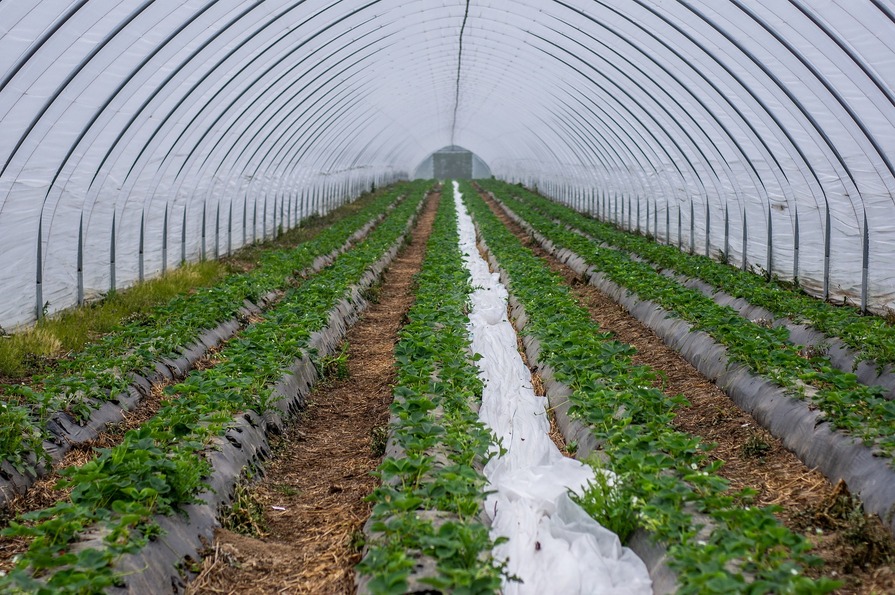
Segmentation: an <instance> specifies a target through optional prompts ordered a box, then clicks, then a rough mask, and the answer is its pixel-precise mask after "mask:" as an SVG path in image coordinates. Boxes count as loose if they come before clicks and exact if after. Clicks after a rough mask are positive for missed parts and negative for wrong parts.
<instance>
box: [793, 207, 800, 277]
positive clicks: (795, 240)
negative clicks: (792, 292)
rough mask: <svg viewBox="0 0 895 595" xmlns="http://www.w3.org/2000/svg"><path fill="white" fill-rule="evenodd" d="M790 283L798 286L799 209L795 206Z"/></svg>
mask: <svg viewBox="0 0 895 595" xmlns="http://www.w3.org/2000/svg"><path fill="white" fill-rule="evenodd" d="M792 282H793V283H795V284H796V286H797V287H798V285H799V207H798V206H796V225H795V229H794V230H793V234H792Z"/></svg>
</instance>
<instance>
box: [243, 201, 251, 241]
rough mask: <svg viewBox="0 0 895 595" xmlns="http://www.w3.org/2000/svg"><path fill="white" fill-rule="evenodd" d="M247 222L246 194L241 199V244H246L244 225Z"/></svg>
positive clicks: (246, 224)
mask: <svg viewBox="0 0 895 595" xmlns="http://www.w3.org/2000/svg"><path fill="white" fill-rule="evenodd" d="M248 223H249V197H248V196H246V197H245V199H244V200H243V201H242V245H243V246H245V245H246V240H247V239H248V236H247V235H246V227H248Z"/></svg>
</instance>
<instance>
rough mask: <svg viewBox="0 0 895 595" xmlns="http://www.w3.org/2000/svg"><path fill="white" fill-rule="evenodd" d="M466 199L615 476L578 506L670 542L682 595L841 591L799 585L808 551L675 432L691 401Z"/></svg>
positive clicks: (582, 444)
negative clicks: (665, 385)
mask: <svg viewBox="0 0 895 595" xmlns="http://www.w3.org/2000/svg"><path fill="white" fill-rule="evenodd" d="M465 190H466V191H465V192H464V195H465V196H466V197H467V204H468V205H469V207H470V210H471V211H472V213H473V216H474V218H475V220H476V223H477V225H478V227H479V232H480V234H481V237H482V239H483V240H484V243H485V244H486V246H487V250H488V251H489V253H490V254H491V256H492V258H493V265H494V267H495V268H496V269H497V270H499V271H500V272H501V275H502V278H503V279H504V282H505V283H506V284H507V286H508V288H509V290H510V293H511V296H512V299H513V300H514V302H512V303H514V306H515V308H516V312H517V314H518V315H519V316H517V323H518V324H519V325H520V326H521V327H523V328H524V330H523V333H524V335H525V338H524V342H525V344H526V346H527V347H528V349H529V351H530V352H531V355H533V356H534V357H535V359H536V360H537V361H539V362H540V363H541V364H542V365H543V366H545V367H547V368H548V369H549V371H550V372H551V373H550V374H548V377H547V378H545V380H547V381H550V382H551V383H552V381H553V380H555V381H556V382H557V383H559V386H560V387H561V386H562V385H564V386H565V387H566V388H567V390H566V391H565V393H566V394H567V398H568V400H569V402H570V403H571V406H570V407H569V414H570V415H572V416H573V417H575V418H577V419H579V420H581V421H582V422H583V423H584V424H586V425H587V427H588V428H589V430H590V433H589V435H588V436H589V437H586V436H581V435H579V437H578V440H579V452H586V451H587V450H590V451H592V452H594V453H598V454H599V457H596V458H594V459H592V460H593V461H594V464H595V465H596V466H598V467H601V466H602V467H605V468H607V469H609V470H611V471H613V472H614V473H615V474H616V476H617V480H616V482H615V484H614V486H612V487H611V488H608V487H607V486H605V485H601V484H599V483H597V484H595V485H594V486H593V488H592V489H591V490H589V491H588V493H587V494H586V495H585V497H584V498H582V499H580V502H581V504H582V506H583V507H584V508H585V509H586V510H588V511H590V512H591V513H592V514H594V516H595V518H596V519H597V520H598V521H600V522H601V523H602V524H604V526H606V527H607V528H609V529H611V530H613V531H615V532H616V533H618V534H619V535H625V536H627V535H632V534H633V533H634V531H635V530H638V529H640V530H645V531H647V532H648V533H649V534H651V535H652V537H653V538H654V539H656V540H658V541H659V542H661V543H662V544H664V545H665V546H666V547H667V565H668V567H669V568H670V569H671V570H672V571H674V574H675V576H676V586H675V587H672V588H673V589H674V588H676V590H677V591H678V592H684V593H706V592H715V593H730V592H815V593H819V592H828V591H830V590H832V589H833V588H834V587H835V585H836V583H834V582H832V581H829V580H827V579H819V580H812V579H810V578H808V577H806V576H804V575H803V573H802V572H803V569H804V568H805V567H806V566H807V565H810V564H812V563H814V558H813V557H812V556H811V555H810V553H809V552H808V549H809V544H808V543H807V542H806V541H805V540H804V539H803V538H802V537H800V536H798V535H796V534H794V533H792V532H791V531H789V530H788V529H786V528H785V527H783V526H782V525H780V523H779V522H778V521H777V520H776V518H775V517H774V515H773V511H772V510H771V509H767V508H759V507H755V506H752V505H750V494H749V493H748V492H745V491H743V492H739V493H730V491H729V489H728V484H727V482H726V481H725V480H724V479H723V478H721V477H719V476H718V475H717V473H716V472H717V470H718V468H719V466H720V463H713V462H709V461H708V458H707V456H706V453H707V449H708V446H706V445H704V444H701V443H700V442H699V440H697V439H695V438H694V437H692V436H689V435H686V434H683V433H681V432H678V431H676V430H674V429H673V427H672V424H671V422H672V420H673V418H674V415H675V410H676V409H677V408H678V407H680V406H682V405H683V404H684V400H683V397H680V398H678V399H669V398H668V397H666V396H665V395H664V394H663V393H661V391H660V390H659V389H658V388H656V387H655V385H656V381H657V376H656V372H655V371H653V370H651V369H650V368H648V367H645V366H637V365H634V364H633V363H632V361H631V357H632V355H633V349H632V348H631V347H630V346H628V345H624V344H621V343H619V342H617V341H614V340H612V339H611V338H610V336H609V335H608V334H607V333H604V332H602V331H601V329H600V328H599V327H598V326H597V325H596V324H595V323H594V322H593V321H592V320H591V319H590V317H589V315H588V313H587V311H586V310H584V309H583V308H581V307H579V306H578V305H577V304H576V303H575V301H574V299H573V298H572V296H571V295H570V292H569V290H568V288H567V287H566V286H565V285H564V284H563V283H562V282H561V280H560V279H559V278H558V277H557V276H556V275H555V274H553V273H551V272H550V271H549V269H548V268H547V266H546V264H545V263H544V262H543V261H542V260H541V259H539V258H538V257H536V256H535V255H534V254H532V253H531V251H530V250H528V249H526V248H524V247H523V246H522V245H521V244H520V242H519V241H518V240H517V239H516V238H515V236H513V235H512V234H511V233H510V232H509V230H507V229H506V227H505V226H503V224H501V223H500V222H499V221H498V220H497V218H496V217H495V216H494V215H493V214H492V213H491V211H490V209H489V208H488V207H487V205H486V204H485V203H484V202H483V201H482V200H481V199H479V198H477V197H475V193H474V192H473V191H471V189H470V188H469V187H466V189H465ZM579 237H580V236H579ZM520 308H521V309H520ZM523 309H524V310H523ZM520 318H521V319H522V320H520ZM556 390H557V387H555V386H554V398H558V399H560V400H561V397H562V393H561V392H560V393H557V392H556ZM558 405H559V402H557V403H555V405H554V406H558ZM649 543H650V542H649V540H646V541H644V544H645V545H649ZM640 550H641V551H644V548H642V547H641V548H640ZM647 557H649V556H647ZM656 558H658V556H656ZM660 566H661V565H660ZM662 580H663V581H668V578H667V576H666V577H665V578H663V579H662ZM662 584H666V585H667V584H668V583H667V582H663V583H662Z"/></svg>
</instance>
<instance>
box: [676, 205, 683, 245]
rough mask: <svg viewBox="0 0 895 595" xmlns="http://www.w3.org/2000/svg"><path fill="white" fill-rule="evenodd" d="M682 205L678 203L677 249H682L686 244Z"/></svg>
mask: <svg viewBox="0 0 895 595" xmlns="http://www.w3.org/2000/svg"><path fill="white" fill-rule="evenodd" d="M681 210H682V209H681V205H680V204H678V205H677V249H678V250H681V249H683V246H684V232H683V229H684V228H683V224H682V221H683V218H682V217H681Z"/></svg>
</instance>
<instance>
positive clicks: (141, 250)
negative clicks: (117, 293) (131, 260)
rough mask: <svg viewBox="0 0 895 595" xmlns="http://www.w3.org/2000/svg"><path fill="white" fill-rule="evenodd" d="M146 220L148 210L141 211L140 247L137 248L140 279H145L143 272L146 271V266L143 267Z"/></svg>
mask: <svg viewBox="0 0 895 595" xmlns="http://www.w3.org/2000/svg"><path fill="white" fill-rule="evenodd" d="M145 222H146V212H145V211H143V212H141V213H140V239H139V243H138V248H137V254H138V257H137V263H138V264H137V270H138V273H137V279H139V280H140V281H143V273H144V268H143V262H144V260H143V259H144V258H145V251H144V247H145V246H144V238H145V235H146V234H145V231H146V226H145Z"/></svg>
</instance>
